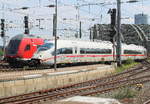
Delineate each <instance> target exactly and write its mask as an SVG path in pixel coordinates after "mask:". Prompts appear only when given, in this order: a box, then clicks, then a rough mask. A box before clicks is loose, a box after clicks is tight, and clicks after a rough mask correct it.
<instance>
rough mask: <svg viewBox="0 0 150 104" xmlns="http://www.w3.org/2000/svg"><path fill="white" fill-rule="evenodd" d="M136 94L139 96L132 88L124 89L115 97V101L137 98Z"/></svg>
mask: <svg viewBox="0 0 150 104" xmlns="http://www.w3.org/2000/svg"><path fill="white" fill-rule="evenodd" d="M136 94H137V92H136V91H134V90H133V89H131V88H122V89H121V90H119V91H118V93H117V94H115V95H114V96H113V97H114V98H115V99H124V98H133V97H135V96H136Z"/></svg>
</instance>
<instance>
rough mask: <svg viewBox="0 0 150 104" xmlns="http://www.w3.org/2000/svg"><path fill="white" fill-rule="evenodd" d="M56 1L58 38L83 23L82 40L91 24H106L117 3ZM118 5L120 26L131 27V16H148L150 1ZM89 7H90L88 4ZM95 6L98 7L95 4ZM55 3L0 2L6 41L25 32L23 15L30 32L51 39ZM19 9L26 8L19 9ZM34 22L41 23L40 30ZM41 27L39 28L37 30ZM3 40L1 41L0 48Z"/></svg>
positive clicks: (44, 0) (34, 0)
mask: <svg viewBox="0 0 150 104" xmlns="http://www.w3.org/2000/svg"><path fill="white" fill-rule="evenodd" d="M57 1H58V30H57V31H58V32H57V34H58V36H60V37H65V38H72V37H74V35H75V33H77V32H78V30H79V22H80V21H81V23H82V35H83V38H85V39H88V38H89V28H90V27H91V26H93V25H94V24H97V23H98V24H109V23H110V14H108V13H107V12H108V10H109V9H110V8H116V0H57ZM126 1H128V0H122V2H124V3H122V4H121V18H122V19H121V23H124V24H129V23H130V24H133V23H134V15H135V14H139V13H144V14H147V15H149V16H150V12H149V10H150V0H138V2H137V3H126ZM88 4H91V5H88ZM95 4H97V5H95ZM47 5H55V0H0V18H4V19H5V21H6V27H7V28H6V36H7V40H9V39H11V38H12V37H13V36H15V35H17V34H22V33H24V23H23V19H24V16H26V15H27V16H29V23H30V24H29V27H30V33H31V34H34V35H40V36H42V37H44V36H45V37H49V38H51V37H52V30H53V29H52V27H53V14H54V13H55V8H54V7H51V8H48V7H46V6H47ZM22 7H29V8H28V9H27V10H22V9H20V8H22ZM37 19H42V20H41V23H40V24H41V25H40V27H39V26H37V25H38V24H39V22H38V20H37ZM39 28H42V29H39ZM2 43H3V41H2V38H0V45H2Z"/></svg>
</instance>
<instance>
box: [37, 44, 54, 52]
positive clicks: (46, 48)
mask: <svg viewBox="0 0 150 104" xmlns="http://www.w3.org/2000/svg"><path fill="white" fill-rule="evenodd" d="M53 46H54V44H53V43H45V44H43V45H41V46H40V47H39V48H38V51H45V50H48V49H50V48H52V47H53Z"/></svg>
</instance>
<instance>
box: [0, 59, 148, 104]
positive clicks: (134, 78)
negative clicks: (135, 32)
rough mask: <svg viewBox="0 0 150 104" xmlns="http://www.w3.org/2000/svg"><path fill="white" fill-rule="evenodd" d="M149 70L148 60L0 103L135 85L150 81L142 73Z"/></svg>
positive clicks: (27, 101) (31, 101)
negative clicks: (110, 72) (101, 75)
mask: <svg viewBox="0 0 150 104" xmlns="http://www.w3.org/2000/svg"><path fill="white" fill-rule="evenodd" d="M148 71H150V66H149V63H148V62H145V63H143V65H141V66H139V67H136V68H133V69H132V70H127V71H125V72H122V73H119V74H115V75H112V76H108V77H103V78H99V79H95V80H90V81H86V82H83V83H77V84H72V85H67V86H63V87H59V88H53V89H47V90H42V91H38V92H33V93H28V94H23V95H19V96H13V97H7V98H1V99H0V103H5V104H12V103H13V104H21V103H23V104H25V103H40V102H41V101H46V100H52V101H55V100H59V99H63V98H67V97H71V96H75V95H84V96H87V95H94V94H97V93H104V92H109V91H111V90H115V89H117V88H120V87H125V86H129V85H135V84H138V83H146V82H149V81H150V75H147V74H144V75H142V76H140V77H138V75H141V74H143V73H147V72H148Z"/></svg>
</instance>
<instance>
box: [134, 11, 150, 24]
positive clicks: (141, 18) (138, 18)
mask: <svg viewBox="0 0 150 104" xmlns="http://www.w3.org/2000/svg"><path fill="white" fill-rule="evenodd" d="M134 20H135V24H148V15H146V14H143V13H142V14H136V15H135V16H134Z"/></svg>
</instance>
